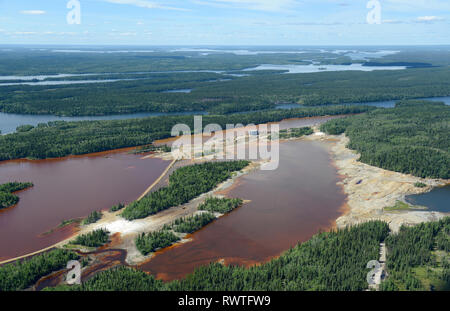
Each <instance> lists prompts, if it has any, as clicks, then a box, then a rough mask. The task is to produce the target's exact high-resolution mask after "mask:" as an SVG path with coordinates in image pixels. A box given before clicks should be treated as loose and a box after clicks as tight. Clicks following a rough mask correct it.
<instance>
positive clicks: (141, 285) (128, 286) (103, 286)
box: [44, 266, 164, 292]
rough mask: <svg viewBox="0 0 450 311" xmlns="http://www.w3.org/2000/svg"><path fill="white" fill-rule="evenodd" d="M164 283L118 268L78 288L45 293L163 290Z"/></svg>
mask: <svg viewBox="0 0 450 311" xmlns="http://www.w3.org/2000/svg"><path fill="white" fill-rule="evenodd" d="M163 289H164V283H163V282H162V281H159V280H156V279H155V278H154V277H153V275H148V274H146V273H145V272H142V271H139V270H136V269H133V268H128V267H123V266H121V267H117V268H113V269H110V270H106V271H103V272H101V273H98V274H97V275H95V276H94V277H93V278H92V279H90V280H89V281H87V282H84V283H83V284H82V285H76V286H65V285H63V286H57V287H47V288H45V289H44V291H74V290H77V291H123V292H125V291H140V292H142V291H148V290H163Z"/></svg>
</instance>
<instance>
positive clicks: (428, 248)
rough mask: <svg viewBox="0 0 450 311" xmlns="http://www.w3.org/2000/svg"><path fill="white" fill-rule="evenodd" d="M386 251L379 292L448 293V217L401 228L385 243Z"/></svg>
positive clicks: (449, 261) (449, 234) (449, 218)
mask: <svg viewBox="0 0 450 311" xmlns="http://www.w3.org/2000/svg"><path fill="white" fill-rule="evenodd" d="M386 247H387V269H388V271H387V272H388V278H387V280H386V281H385V282H383V283H382V286H381V289H382V290H388V291H392V290H450V217H447V218H444V219H443V220H440V221H438V222H430V223H423V224H420V225H417V226H413V227H406V226H403V227H402V228H401V229H400V232H399V233H398V234H394V235H390V236H389V237H388V238H387V239H386Z"/></svg>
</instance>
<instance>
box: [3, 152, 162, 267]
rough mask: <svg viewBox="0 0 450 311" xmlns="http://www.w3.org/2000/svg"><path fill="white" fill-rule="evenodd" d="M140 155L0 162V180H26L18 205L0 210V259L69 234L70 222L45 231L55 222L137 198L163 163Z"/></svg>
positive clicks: (116, 154) (108, 155) (25, 251)
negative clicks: (29, 184)
mask: <svg viewBox="0 0 450 311" xmlns="http://www.w3.org/2000/svg"><path fill="white" fill-rule="evenodd" d="M169 163H170V162H169V161H163V160H161V159H154V158H149V159H142V156H140V155H133V154H128V152H127V151H126V150H119V151H113V152H105V153H98V154H94V155H87V156H75V157H68V158H62V159H52V160H40V161H29V160H18V161H7V162H1V163H0V184H2V183H5V182H9V181H15V180H17V181H31V182H33V183H34V187H33V188H30V189H28V190H25V191H22V192H20V193H18V196H19V198H20V201H19V203H18V204H17V205H16V206H15V207H12V208H8V209H5V210H1V211H0V260H6V259H9V258H13V257H17V256H21V255H25V254H28V253H30V252H34V251H38V250H40V249H43V248H46V247H48V246H51V245H53V244H55V243H57V242H59V241H61V240H63V239H65V238H68V237H70V235H71V234H73V232H74V230H75V228H74V226H73V225H72V226H67V227H64V228H62V229H57V230H54V231H53V232H52V233H50V234H43V233H45V232H48V231H50V230H52V229H54V228H56V227H58V225H59V224H60V223H61V221H62V220H68V219H73V218H79V217H86V216H87V215H88V214H89V213H90V212H92V211H94V210H104V209H108V208H110V207H111V206H112V205H114V204H117V203H119V202H124V203H127V202H131V201H133V200H135V199H137V198H138V197H139V195H140V194H141V193H142V192H144V191H145V189H146V188H147V187H148V186H149V185H150V184H152V183H153V182H154V181H155V180H156V179H157V178H158V177H159V176H160V175H161V173H162V172H163V171H164V169H165V168H166V167H167V166H168V165H169Z"/></svg>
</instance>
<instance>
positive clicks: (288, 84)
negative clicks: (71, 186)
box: [0, 67, 450, 116]
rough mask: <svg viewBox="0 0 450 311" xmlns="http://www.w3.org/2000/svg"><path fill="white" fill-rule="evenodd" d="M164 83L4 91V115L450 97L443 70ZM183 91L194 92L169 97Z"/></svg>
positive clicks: (207, 76)
mask: <svg viewBox="0 0 450 311" xmlns="http://www.w3.org/2000/svg"><path fill="white" fill-rule="evenodd" d="M250 73H251V72H250ZM159 75H161V76H158V75H156V74H154V76H152V77H144V78H142V77H139V76H137V77H136V78H135V79H136V80H131V81H123V80H121V81H117V82H110V83H90V84H89V83H88V84H72V85H51V86H28V85H18V86H1V89H2V92H1V94H0V111H1V112H8V113H21V114H53V115H64V116H86V115H90V116H93V115H96V116H98V115H110V114H124V113H136V112H163V113H167V112H191V111H208V112H210V113H212V114H229V113H234V112H245V111H255V110H264V109H273V108H274V107H275V105H276V104H278V103H286V102H287V103H301V104H304V105H309V106H316V105H326V104H342V103H358V102H370V101H383V100H393V99H395V100H397V99H398V100H400V99H411V98H424V97H435V96H448V95H450V82H448V81H450V69H448V68H441V67H438V68H420V69H407V70H400V71H374V72H358V71H350V72H322V73H312V74H306V75H305V74H275V73H272V72H266V73H265V74H258V75H254V74H251V75H250V76H246V77H240V78H235V77H230V76H228V75H222V76H221V75H218V74H214V73H204V72H197V73H172V74H164V75H163V74H159ZM94 77H98V78H105V79H106V78H107V76H106V77H105V76H94ZM84 78H86V77H84ZM92 78H93V77H91V76H89V78H88V79H92ZM65 79H67V78H65ZM72 79H73V78H72ZM224 80H225V81H224ZM211 81H215V82H211ZM177 89H189V90H191V91H190V92H189V93H169V92H167V91H170V90H177Z"/></svg>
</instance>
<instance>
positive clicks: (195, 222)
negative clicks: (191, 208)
mask: <svg viewBox="0 0 450 311" xmlns="http://www.w3.org/2000/svg"><path fill="white" fill-rule="evenodd" d="M215 219H216V216H215V215H214V214H212V213H210V212H206V213H201V214H197V215H193V216H187V217H181V218H178V219H175V221H174V222H173V223H172V224H170V225H168V226H166V229H171V230H173V231H175V232H178V233H194V232H195V231H198V230H200V229H201V228H203V227H204V226H206V225H207V224H209V223H210V222H212V221H214V220H215Z"/></svg>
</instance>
